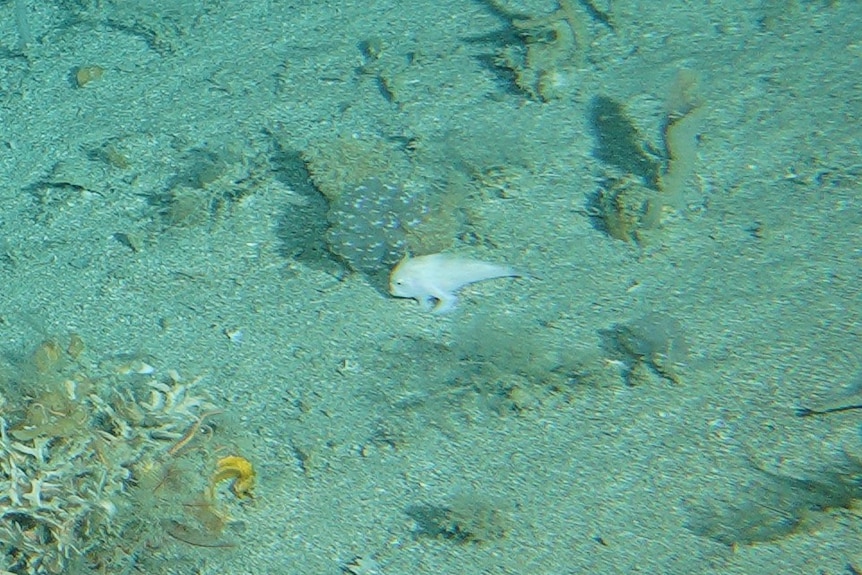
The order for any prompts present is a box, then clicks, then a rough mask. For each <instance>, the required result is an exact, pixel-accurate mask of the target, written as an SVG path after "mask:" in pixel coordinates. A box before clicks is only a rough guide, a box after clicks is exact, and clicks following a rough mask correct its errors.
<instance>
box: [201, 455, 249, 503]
mask: <svg viewBox="0 0 862 575" xmlns="http://www.w3.org/2000/svg"><path fill="white" fill-rule="evenodd" d="M256 475H257V473H255V470H254V466H253V465H252V464H251V462H250V461H249V460H248V459H246V458H245V457H241V456H239V455H229V456H227V457H222V458H221V459H219V460H218V462H216V469H215V473H213V476H212V478H211V479H210V484H211V489H212V491H213V492H215V488H216V486H217V485H218V484H219V483H221V482H222V481H229V480H233V483H232V484H231V486H230V490H231V491H233V494H234V495H236V496H237V497H239V498H240V499H242V498H244V497H247V496H248V497H251V496H252V492H251V490H252V489H254V478H255V476H256Z"/></svg>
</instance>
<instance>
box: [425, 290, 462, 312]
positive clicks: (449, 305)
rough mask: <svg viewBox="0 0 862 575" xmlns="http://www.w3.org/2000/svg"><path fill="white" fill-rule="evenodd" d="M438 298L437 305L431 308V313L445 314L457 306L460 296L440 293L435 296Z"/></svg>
mask: <svg viewBox="0 0 862 575" xmlns="http://www.w3.org/2000/svg"><path fill="white" fill-rule="evenodd" d="M435 299H436V300H437V305H435V306H434V309H432V310H431V313H434V314H438V315H439V314H444V313H449V312H450V311H452V310H453V309H454V308H455V304H456V303H458V298H457V297H456V296H455V294H450V293H447V294H439V295H437V296H435Z"/></svg>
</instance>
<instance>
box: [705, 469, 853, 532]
mask: <svg viewBox="0 0 862 575" xmlns="http://www.w3.org/2000/svg"><path fill="white" fill-rule="evenodd" d="M841 467H842V468H841V469H840V470H839V471H827V472H823V473H821V475H820V476H819V477H817V478H814V479H812V478H799V477H793V476H789V475H781V474H777V473H772V472H770V471H767V470H765V469H761V468H757V470H758V471H759V472H760V473H761V474H762V480H761V481H758V482H756V483H755V484H754V485H752V486H749V487H748V488H747V489H746V496H745V498H744V499H742V500H740V501H735V502H733V503H725V504H724V505H718V504H714V505H709V506H701V507H699V508H696V509H695V510H694V513H693V516H692V519H691V521H690V522H689V528H690V529H691V530H692V531H693V532H694V533H696V534H697V535H702V536H705V537H709V538H711V539H713V540H715V541H718V542H720V543H724V544H725V545H729V546H731V547H736V546H739V545H752V544H755V543H764V542H772V541H778V540H780V539H783V538H785V537H789V536H791V535H794V534H797V533H804V532H807V531H809V530H811V529H813V528H816V527H817V525H819V524H820V523H821V522H822V521H823V520H824V519H825V518H826V517H827V514H828V513H830V512H832V511H834V510H839V509H851V508H852V507H853V506H854V505H855V504H856V503H857V502H858V501H859V500H860V499H862V461H860V460H858V459H856V458H854V457H851V456H849V455H848V457H847V460H846V463H845V464H843V465H842V466H841Z"/></svg>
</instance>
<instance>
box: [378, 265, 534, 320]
mask: <svg viewBox="0 0 862 575" xmlns="http://www.w3.org/2000/svg"><path fill="white" fill-rule="evenodd" d="M520 276H521V274H519V273H518V272H516V271H515V270H514V269H512V268H511V267H509V266H506V265H499V264H494V263H490V262H483V261H480V260H474V259H470V258H462V257H459V256H454V255H451V254H430V255H426V256H417V257H415V258H410V257H405V258H404V259H402V260H401V261H400V262H399V263H398V265H396V266H395V267H394V268H393V269H392V273H391V274H390V275H389V293H391V294H392V295H393V296H395V297H406V298H413V299H415V300H416V301H418V302H419V303H420V304H422V305H423V306H424V307H425V309H430V310H431V311H432V312H433V313H446V312H448V311H450V310H451V309H452V308H453V307H455V303H456V302H457V301H458V298H457V296H456V295H455V293H456V292H457V291H458V290H459V289H461V288H462V287H464V286H465V285H467V284H471V283H476V282H480V281H484V280H490V279H495V278H503V277H520Z"/></svg>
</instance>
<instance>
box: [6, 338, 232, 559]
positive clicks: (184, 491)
mask: <svg viewBox="0 0 862 575" xmlns="http://www.w3.org/2000/svg"><path fill="white" fill-rule="evenodd" d="M82 353H83V343H82V342H81V340H80V338H78V337H77V336H73V337H72V338H71V341H70V342H69V345H68V346H66V347H65V348H63V347H62V346H61V345H60V344H59V343H58V342H57V341H55V340H51V341H48V342H45V343H43V344H42V345H41V346H39V347H38V348H37V350H36V351H35V352H34V353H33V354H32V355H31V356H30V357H29V358H28V359H26V360H24V361H23V362H21V363H20V364H19V365H16V366H14V368H12V369H10V370H9V373H8V374H5V377H4V381H2V384H0V570H2V572H4V573H14V574H16V575H19V574H20V575H25V574H26V575H41V574H54V573H89V572H123V573H125V572H129V570H131V569H132V568H135V567H138V568H140V567H141V563H142V562H143V561H145V560H156V559H157V557H156V555H157V552H155V551H152V552H148V553H147V554H146V555H147V557H146V558H145V557H144V554H143V553H142V550H143V549H145V548H148V549H149V548H151V547H154V546H155V547H160V548H161V549H160V550H159V551H158V553H167V552H168V551H169V547H170V546H166V545H161V543H162V541H161V539H162V538H165V536H166V535H167V536H169V537H170V538H171V539H173V540H178V541H183V542H185V543H188V544H192V545H196V546H214V547H221V546H225V545H226V544H224V542H223V541H221V540H220V530H221V528H222V527H223V526H224V525H226V523H227V516H226V514H224V513H222V512H221V511H220V510H219V509H217V507H216V505H215V501H213V500H212V499H207V498H206V497H205V494H206V492H207V491H206V487H207V484H206V478H205V474H203V473H202V469H203V468H206V467H207V466H208V465H210V461H209V457H208V455H207V454H206V453H205V452H204V451H203V450H200V449H192V448H191V446H190V445H189V444H190V443H191V442H192V440H193V439H194V437H195V436H196V435H202V434H203V432H204V429H203V428H202V423H203V420H204V418H205V417H206V416H207V415H211V414H214V413H215V412H216V410H214V409H213V407H214V406H213V405H212V404H211V403H210V401H209V400H208V399H207V398H206V396H205V395H204V394H202V393H199V392H198V391H197V390H196V389H194V383H195V381H196V380H195V381H190V382H186V381H183V380H182V378H180V377H179V375H178V374H177V373H176V372H174V371H169V372H167V374H166V375H164V376H159V375H158V374H157V373H156V371H155V369H154V368H152V367H151V366H149V365H147V364H145V363H143V362H132V363H127V364H125V365H124V366H119V367H117V366H115V367H113V368H111V367H109V366H103V367H102V368H99V367H96V366H91V365H86V364H85V362H84V361H83V356H82V355H81V354H82ZM94 372H98V375H96V376H94V375H91V374H92V373H94ZM12 390H15V395H14V396H13V395H12V393H11V391H12ZM207 429H210V428H209V427H207ZM210 430H211V429H210ZM189 533H192V535H188V534H189ZM156 543H158V544H159V545H156Z"/></svg>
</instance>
